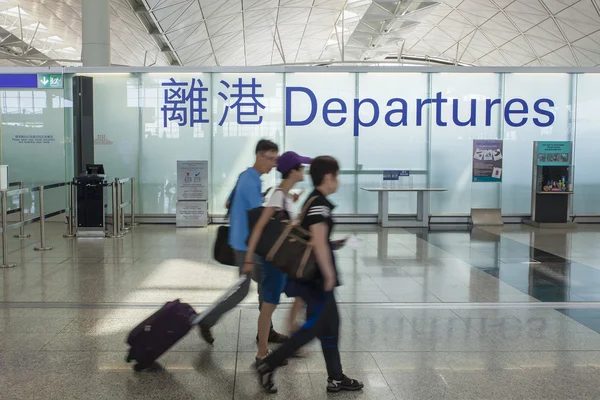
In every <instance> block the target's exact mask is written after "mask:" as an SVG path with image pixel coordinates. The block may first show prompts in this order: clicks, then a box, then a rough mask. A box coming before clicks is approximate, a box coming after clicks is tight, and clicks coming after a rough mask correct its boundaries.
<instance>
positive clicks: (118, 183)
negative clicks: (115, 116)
mask: <svg viewBox="0 0 600 400" xmlns="http://www.w3.org/2000/svg"><path fill="white" fill-rule="evenodd" d="M127 183H130V185H131V198H130V199H129V200H128V201H123V185H125V184H127ZM8 186H9V189H10V188H11V187H18V189H15V190H2V191H0V202H1V217H2V224H1V228H0V232H1V234H2V236H1V237H2V264H0V268H14V267H16V264H14V263H9V262H8V231H9V230H13V229H19V230H20V233H19V234H18V235H15V238H19V239H26V238H30V237H31V235H28V234H26V233H25V226H27V225H31V224H34V223H36V222H39V223H40V244H39V246H36V247H35V248H34V250H35V251H50V250H52V247H51V246H46V219H47V218H52V217H55V216H57V215H61V214H66V213H68V215H67V221H68V222H67V233H66V234H64V235H63V237H65V238H75V237H77V235H76V233H75V229H76V226H77V221H76V219H77V217H76V212H75V210H76V204H77V190H76V186H77V183H76V181H75V179H73V181H71V182H60V183H53V184H50V185H43V186H36V187H32V188H23V182H11V183H9V185H8ZM106 186H107V187H110V188H111V201H112V209H113V224H112V225H113V230H112V234H108V233H107V234H106V236H107V237H113V238H122V237H123V236H124V232H128V231H129V230H131V228H132V227H135V226H137V223H136V222H135V177H131V178H125V179H119V178H115V180H114V182H111V183H107V184H106ZM59 187H67V191H68V196H67V198H68V202H69V204H68V207H67V208H64V209H61V210H58V211H54V212H51V213H48V214H46V213H45V208H44V193H45V191H46V190H50V189H55V188H59ZM35 192H39V203H40V204H39V209H40V211H39V215H38V216H37V217H34V218H30V219H28V220H25V206H24V204H25V202H24V200H25V195H26V194H27V193H35ZM13 196H19V207H18V208H15V209H12V210H10V211H8V198H9V197H13ZM126 208H129V209H130V216H129V224H126V223H125V209H126ZM16 213H19V222H16V223H14V224H11V225H8V219H7V217H8V215H11V214H16Z"/></svg>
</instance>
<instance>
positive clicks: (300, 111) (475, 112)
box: [161, 77, 555, 136]
mask: <svg viewBox="0 0 600 400" xmlns="http://www.w3.org/2000/svg"><path fill="white" fill-rule="evenodd" d="M207 81H210V79H208V80H207ZM217 85H218V88H217V89H216V90H214V91H215V92H216V93H215V95H214V96H215V97H216V100H219V97H220V98H221V99H222V102H223V103H224V106H223V107H221V108H222V109H220V110H218V111H219V115H218V116H217V121H218V124H219V125H220V126H222V125H223V124H224V123H225V122H226V121H229V120H228V119H227V117H228V116H229V115H233V114H235V121H236V122H237V124H239V125H260V124H262V122H263V115H264V114H265V113H266V112H268V109H267V102H266V101H265V95H264V92H263V84H262V83H261V82H260V80H259V79H258V78H255V77H251V78H248V77H244V78H236V79H233V80H231V81H226V80H221V81H220V82H218V84H217ZM161 87H162V89H163V96H162V106H161V112H162V114H163V126H164V127H167V126H168V124H169V123H170V122H171V123H173V122H174V123H177V124H178V125H179V126H195V125H197V124H208V123H210V122H211V121H210V118H209V117H210V115H209V114H210V113H209V112H208V105H209V101H210V100H209V99H211V98H212V97H213V94H212V93H211V90H209V87H208V86H207V85H205V83H204V82H203V81H202V80H201V79H195V78H194V79H192V80H191V82H190V81H189V80H177V79H175V78H170V79H168V80H166V81H163V82H162V83H161ZM315 90H316V88H311V87H309V86H287V87H285V88H284V91H285V92H284V93H285V94H284V96H285V99H284V100H285V107H284V110H283V111H284V113H285V116H284V119H285V125H286V126H310V125H311V124H312V123H314V122H316V121H317V119H319V118H320V119H322V121H323V122H324V123H325V124H326V125H328V126H330V127H341V126H347V125H351V126H352V128H353V132H354V136H359V134H360V130H361V128H365V127H372V126H375V125H377V124H385V125H387V126H390V127H398V128H399V129H401V128H403V127H411V126H422V125H425V124H427V120H428V118H431V121H432V123H433V124H435V125H437V126H439V127H465V126H482V125H483V126H486V127H489V126H492V125H493V124H496V123H498V118H502V121H503V122H504V123H506V124H507V125H508V126H510V127H520V126H524V125H526V124H532V125H534V126H538V127H542V128H544V127H549V126H551V125H552V124H553V123H554V121H555V115H554V112H553V109H554V107H555V102H554V101H553V100H552V99H550V98H539V99H536V100H534V101H527V100H524V99H522V98H505V99H501V98H484V99H482V98H481V97H479V98H478V99H476V98H471V99H467V100H463V99H459V98H452V97H450V96H447V95H445V94H444V92H440V91H438V92H436V93H435V94H434V95H432V96H431V97H429V98H415V97H413V98H408V97H402V93H393V92H391V93H390V94H389V98H388V99H386V100H384V101H381V100H379V101H378V100H375V99H373V98H369V97H363V98H354V99H353V100H352V101H347V100H346V101H345V100H343V99H341V98H338V97H330V98H319V96H317V95H316V94H315ZM277 107H278V108H279V106H277ZM271 112H276V111H271ZM429 113H431V116H429V115H430V114H429ZM215 122H216V121H215Z"/></svg>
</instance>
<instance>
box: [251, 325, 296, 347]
mask: <svg viewBox="0 0 600 400" xmlns="http://www.w3.org/2000/svg"><path fill="white" fill-rule="evenodd" d="M289 338H290V337H289V336H287V335H284V334H283V333H279V332H277V331H275V329H273V328H271V331H269V343H277V344H281V343H283V342H285V341H286V340H288V339H289ZM256 342H257V343H258V334H257V335H256Z"/></svg>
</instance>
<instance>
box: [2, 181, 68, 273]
mask: <svg viewBox="0 0 600 400" xmlns="http://www.w3.org/2000/svg"><path fill="white" fill-rule="evenodd" d="M69 185H70V182H61V183H53V184H50V185H43V186H36V187H32V188H28V189H23V188H22V183H20V182H16V183H15V184H11V185H10V186H19V189H16V190H3V191H1V192H0V196H1V199H0V200H1V202H2V228H1V230H2V264H0V268H13V267H16V264H11V263H9V262H8V231H9V230H12V229H20V230H21V233H22V234H23V235H24V230H23V229H24V228H25V226H27V225H31V224H34V223H36V222H39V223H40V241H41V242H40V245H39V246H36V247H35V250H36V251H48V250H52V247H48V246H46V219H47V218H52V217H55V216H57V215H61V214H64V213H66V211H67V210H66V209H61V210H58V211H54V212H51V213H48V214H46V213H45V212H44V191H45V190H50V189H54V188H59V187H64V186H69ZM35 192H39V203H40V207H39V208H40V212H39V216H37V217H33V218H30V219H28V220H25V212H24V201H23V200H24V195H25V194H27V193H35ZM12 196H19V208H18V209H15V210H11V211H8V198H9V197H12ZM16 212H20V213H21V214H20V215H21V218H20V219H21V221H20V222H17V223H14V224H11V225H8V215H10V214H12V213H16ZM20 236H21V235H18V236H17V237H20Z"/></svg>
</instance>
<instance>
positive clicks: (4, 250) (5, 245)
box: [0, 190, 17, 268]
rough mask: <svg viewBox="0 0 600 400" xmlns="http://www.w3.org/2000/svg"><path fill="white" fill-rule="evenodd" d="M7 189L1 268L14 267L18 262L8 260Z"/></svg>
mask: <svg viewBox="0 0 600 400" xmlns="http://www.w3.org/2000/svg"><path fill="white" fill-rule="evenodd" d="M6 199H7V197H6V190H3V191H2V265H0V268H14V267H16V266H17V264H11V263H9V262H8V235H7V234H6V233H7V231H8V221H7V219H8V216H7V213H8V211H7V200H6Z"/></svg>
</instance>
